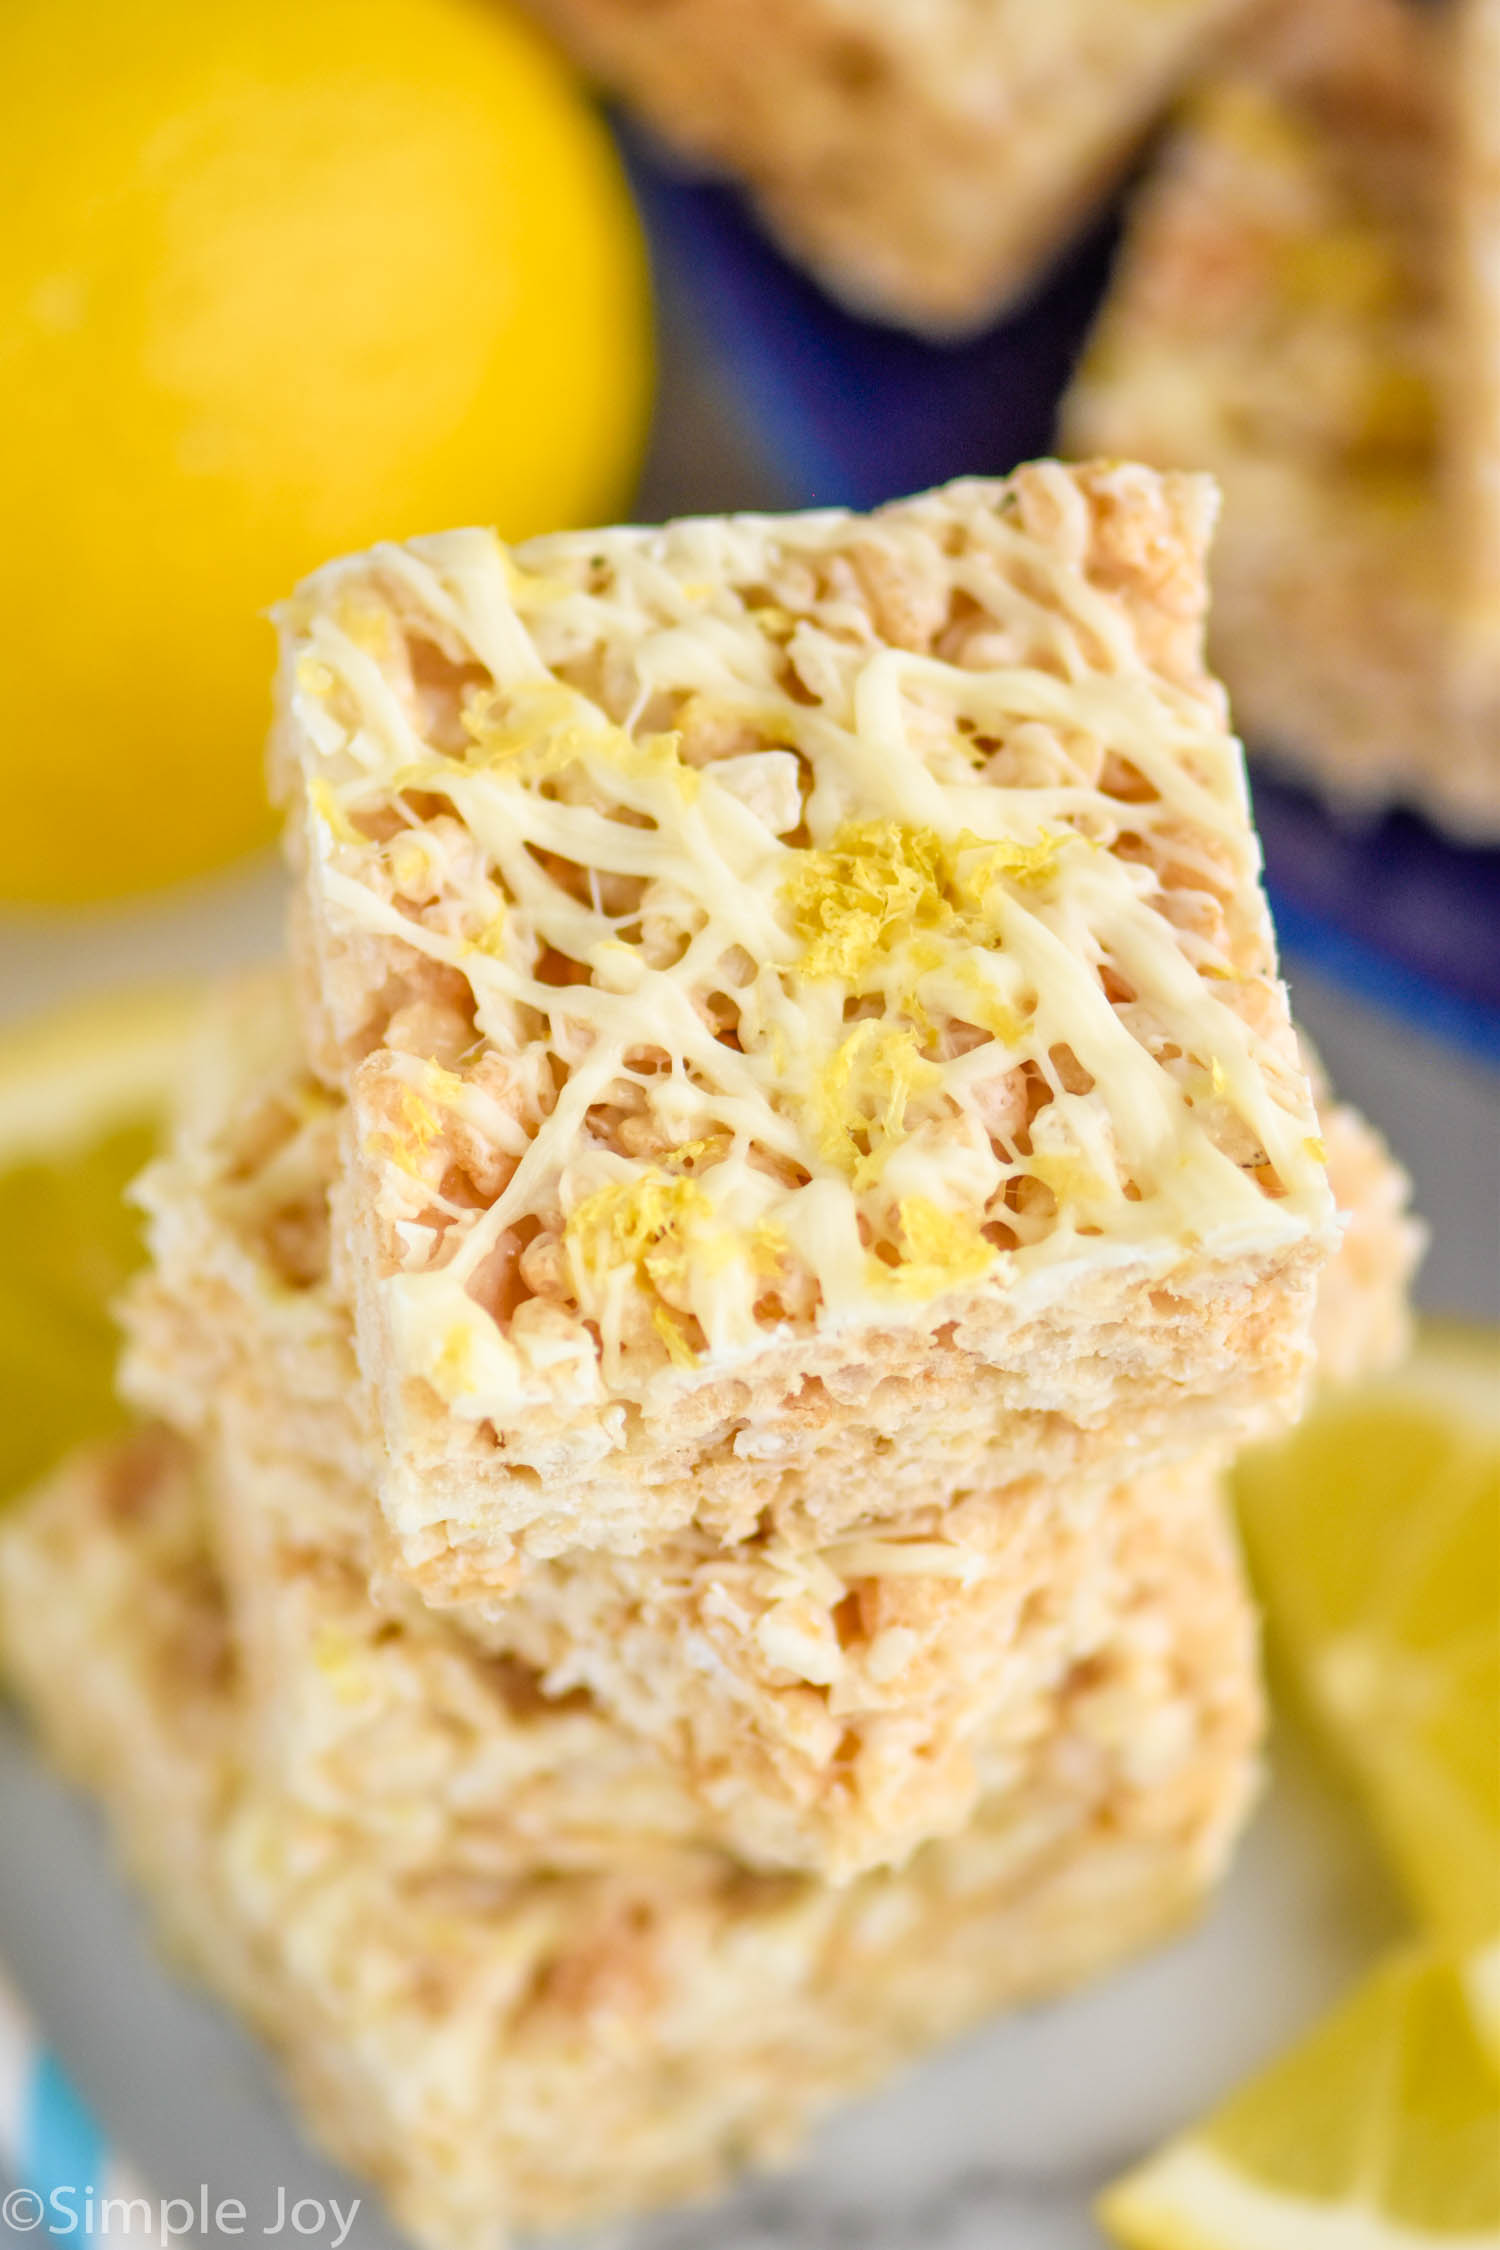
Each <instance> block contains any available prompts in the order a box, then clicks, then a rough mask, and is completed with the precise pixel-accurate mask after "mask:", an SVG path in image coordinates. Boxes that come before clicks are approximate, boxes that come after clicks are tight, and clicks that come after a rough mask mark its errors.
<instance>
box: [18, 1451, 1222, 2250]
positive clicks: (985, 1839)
mask: <svg viewBox="0 0 1500 2250" xmlns="http://www.w3.org/2000/svg"><path fill="white" fill-rule="evenodd" d="M1132 1536H1133V1544H1134V1561H1133V1565H1132V1574H1133V1593H1132V1596H1131V1599H1130V1601H1129V1602H1128V1604H1127V1606H1126V1608H1125V1609H1124V1611H1123V1612H1122V1615H1121V1617H1120V1619H1119V1622H1118V1625H1117V1627H1116V1629H1115V1630H1114V1631H1113V1632H1112V1633H1111V1634H1110V1635H1109V1636H1108V1638H1107V1640H1106V1641H1105V1642H1104V1643H1103V1644H1102V1645H1101V1647H1100V1648H1099V1650H1098V1651H1097V1653H1096V1655H1095V1657H1094V1659H1093V1660H1092V1661H1091V1663H1090V1664H1089V1665H1088V1666H1086V1667H1084V1668H1082V1669H1081V1670H1080V1671H1079V1673H1078V1674H1077V1675H1076V1677H1074V1678H1072V1679H1070V1680H1068V1681H1067V1682H1065V1683H1062V1684H1061V1685H1060V1687H1059V1692H1058V1701H1057V1712H1058V1717H1057V1723H1055V1724H1051V1725H1048V1726H1046V1727H1044V1728H1043V1730H1042V1732H1041V1733H1040V1735H1039V1737H1038V1739H1037V1740H1036V1741H1035V1742H1034V1743H1032V1744H1029V1745H1022V1746H1021V1747H1020V1749H1019V1751H1018V1752H1017V1754H1016V1756H1015V1757H1013V1758H1012V1760H1011V1761H1010V1763H1011V1766H1012V1769H1013V1771H1012V1774H1011V1778H1010V1783H1009V1786H1008V1788H1007V1789H1006V1790H1005V1791H1004V1792H1003V1793H1002V1794H1001V1795H1000V1796H998V1797H997V1798H996V1799H995V1801H994V1802H993V1805H991V1804H988V1803H987V1804H986V1805H985V1806H984V1807H982V1808H981V1810H980V1811H979V1813H978V1815H977V1816H976V1818H975V1820H974V1822H973V1823H972V1824H971V1826H970V1827H969V1828H968V1829H966V1830H965V1831H964V1832H963V1834H961V1835H960V1836H958V1837H955V1838H953V1839H952V1840H950V1841H945V1842H940V1843H934V1844H932V1845H929V1846H928V1847H927V1848H926V1849H925V1850H924V1851H923V1852H921V1853H920V1854H919V1855H918V1856H917V1858H916V1859H914V1860H913V1862H912V1863H911V1865H910V1867H909V1868H907V1869H906V1870H904V1871H903V1872H901V1873H899V1874H880V1875H871V1876H866V1877H864V1878H862V1879H861V1880H860V1881H859V1882H857V1883H855V1884H854V1885H852V1886H850V1887H849V1888H847V1889H844V1890H838V1889H834V1888H831V1887H829V1886H827V1885H824V1884H820V1883H817V1882H814V1881H811V1880H809V1879H806V1878H791V1877H781V1878H775V1879H768V1878H766V1877H763V1876H756V1875H754V1874H752V1873H750V1872H748V1871H747V1870H746V1869H745V1868H744V1867H743V1866H742V1865H741V1864H740V1863H739V1862H738V1861H736V1860H733V1859H729V1858H726V1857H725V1856H724V1855H723V1854H721V1853H717V1852H713V1851H711V1850H706V1849H703V1848H693V1847H692V1846H691V1845H690V1844H688V1843H683V1842H674V1841H673V1840H671V1839H670V1838H663V1837H661V1836H657V1837H656V1839H655V1848H654V1849H648V1848H646V1841H645V1839H644V1838H642V1839H641V1841H640V1844H639V1847H638V1848H635V1849H629V1850H620V1851H617V1852H615V1853H614V1854H613V1855H612V1856H606V1855H603V1854H601V1856H600V1860H599V1862H598V1864H597V1865H595V1866H593V1867H591V1868H588V1869H580V1868H578V1867H577V1866H576V1865H574V1866H572V1867H570V1866H569V1864H568V1862H567V1860H566V1859H565V1858H562V1857H561V1856H559V1855H554V1854H553V1853H552V1851H551V1847H550V1845H549V1843H548V1841H547V1839H546V1837H545V1836H539V1837H538V1838H537V1839H536V1847H537V1848H536V1855H535V1857H534V1859H533V1860H532V1861H531V1862H530V1864H529V1865H528V1866H526V1867H511V1868H508V1869H505V1868H500V1867H494V1868H491V1869H489V1870H485V1869H484V1868H482V1867H480V1866H477V1865H476V1863H475V1860H474V1857H473V1854H472V1852H471V1851H470V1850H469V1849H468V1848H467V1844H466V1840H465V1839H464V1838H463V1836H462V1835H461V1833H460V1832H461V1830H462V1828H463V1822H462V1819H461V1817H459V1816H458V1815H457V1814H455V1813H454V1812H452V1810H451V1809H449V1808H448V1807H445V1806H444V1805H443V1804H442V1802H441V1801H440V1800H439V1799H437V1798H436V1797H435V1796H434V1795H428V1796H427V1797H426V1798H425V1799H424V1802H423V1817H424V1818H425V1819H426V1821H427V1822H428V1823H429V1825H430V1826H431V1827H432V1828H433V1829H434V1833H433V1835H432V1836H431V1838H430V1844H431V1849H430V1850H429V1851H428V1852H427V1854H426V1855H425V1856H424V1857H422V1858H420V1859H416V1860H414V1857H413V1854H412V1852H411V1850H410V1848H409V1841H408V1839H407V1838H405V1837H403V1836H402V1835H400V1834H399V1833H394V1834H393V1833H390V1832H382V1829H381V1827H380V1824H379V1821H378V1818H377V1817H375V1816H373V1815H372V1813H371V1811H370V1810H369V1809H368V1808H363V1807H362V1808H361V1809H360V1811H359V1813H358V1816H357V1817H353V1818H351V1817H348V1816H347V1814H346V1810H345V1808H343V1807H341V1806H338V1805H335V1804H332V1803H330V1804H328V1805H326V1806H325V1807H323V1808H322V1809H314V1808H312V1807H310V1806H309V1804H308V1802H307V1800H306V1796H305V1793H304V1794H303V1795H301V1796H295V1795H293V1794H291V1793H289V1792H288V1791H287V1790H286V1789H285V1787H283V1786H282V1784H281V1783H280V1782H279V1781H278V1780H277V1779H276V1778H274V1777H273V1775H272V1774H270V1773H269V1772H268V1771H267V1770H266V1768H265V1766H264V1764H263V1762H262V1760H263V1741H264V1737H263V1734H262V1731H261V1729H260V1727H259V1724H258V1721H257V1720H256V1717H255V1715H254V1714H253V1712H252V1711H251V1710H250V1708H249V1694H250V1690H249V1687H248V1684H247V1680H246V1676H245V1674H244V1673H243V1672H242V1670H241V1667H240V1662H239V1659H238V1656H237V1653H236V1650H235V1646H234V1643H233V1640H232V1638H231V1637H230V1636H229V1635H228V1633H227V1632H226V1621H225V1617H224V1613H223V1609H222V1601H221V1595H220V1592H219V1585H218V1580H217V1576H216V1573H215V1571H214V1568H213V1566H212V1563H211V1560H210V1557H209V1553H208V1550H207V1547H206V1543H205V1522H204V1514H203V1507H202V1502H201V1497H200V1485H199V1479H198V1477H197V1476H196V1474H195V1472H194V1470H193V1467H192V1464H191V1462H190V1461H188V1462H185V1461H184V1460H183V1458H182V1454H181V1450H180V1448H179V1447H177V1446H176V1445H175V1443H174V1442H172V1441H166V1440H163V1439H162V1438H161V1437H159V1436H155V1435H150V1434H148V1435H147V1436H145V1437H143V1438H141V1439H137V1440H136V1441H134V1443H133V1445H127V1446H126V1447H124V1448H123V1449H120V1450H117V1451H115V1452H114V1453H107V1454H105V1455H103V1456H95V1457H89V1456H83V1457H80V1459H79V1460H78V1461H77V1462H76V1463H75V1464H74V1465H72V1466H71V1467H70V1468H69V1469H68V1470H66V1471H64V1472H63V1473H62V1474H61V1475H60V1476H59V1477H58V1479H57V1480H56V1481H55V1482H54V1484H53V1485H52V1487H51V1488H50V1490H49V1491H47V1492H45V1493H44V1494H42V1495H41V1496H40V1497H39V1498H38V1499H36V1500H35V1501H32V1502H29V1503H28V1504H27V1505H26V1506H25V1507H24V1508H22V1509H21V1510H20V1511H18V1512H17V1514H16V1515H15V1516H13V1517H8V1518H7V1519H6V1521H5V1523H4V1525H3V1526H0V1637H3V1644H4V1647H5V1650H6V1655H7V1661H8V1665H9V1668H10V1675H11V1679H12V1682H13V1684H14V1685H15V1687H16V1689H17V1691H18V1692H19V1693H20V1694H21V1695H22V1697H23V1698H24V1700H25V1701H26V1703H27V1704H28V1706H29V1707H30V1709H31V1710H32V1712H33V1713H34V1715H35V1716H36V1717H37V1719H38V1721H39V1723H40V1725H41V1727H42V1730H43V1733H44V1735H45V1737H46V1739H47V1741H48V1743H49V1745H50V1747H51V1748H52V1749H53V1751H54V1752H55V1754H56V1755H57V1756H58V1757H59V1759H60V1760H61V1762H62V1763H63V1764H64V1765H65V1766H66V1767H67V1769H68V1770H69V1771H70V1772H71V1773H72V1774H73V1775H75V1777H77V1778H78V1779H79V1780H81V1781H82V1782H84V1783H85V1784H86V1785H87V1786H89V1787H90V1788H91V1789H94V1790H95V1791H97V1792H98V1794H99V1795H100V1796H101V1798H102V1799H103V1800H104V1802H105V1805H106V1807H107V1809H108V1811H109V1814H110V1817H111V1821H112V1824H113V1827H114V1830H115V1833H116V1835H117V1837H118V1839H119V1841H120V1843H121V1845H122V1846H123V1848H124V1850H125V1853H126V1855H127V1857H128V1859H129V1861H130V1863H131V1865H132V1867H133V1869H134V1871H135V1873H136V1874H137V1876H138V1878H139V1879H140V1881H141V1882H142V1883H143V1885H144V1886H145V1888H146V1890H147V1893H148V1895H149V1896H150V1898H151V1900H152V1903H153V1905H154V1906H155V1908H156V1910H157V1913H158V1915H159V1916H160V1919H161V1922H162V1925H163V1928H164V1930H165V1932H166V1934H167V1935H168V1936H169V1938H170V1939H171V1942H172V1945H173V1949H174V1951H175V1952H176V1953H177V1955H178V1956H179V1958H185V1959H186V1960H187V1961H188V1962H189V1963H190V1964H192V1965H193V1966H194V1967H195V1968H196V1969H197V1971H198V1972H199V1973H200V1974H201V1975H202V1976H203V1977H204V1978H205V1980H206V1981H207V1982H208V1983H209V1984H210V1985H211V1986H212V1988H213V1989H215V1990H216V1991H218V1992H219V1993H221V1994H222V1995H223V1996H224V1997H225V1998H226V1999H227V2000H229V2001H230V2003H231V2004H232V2005H234V2006H235V2007H237V2008H239V2009H241V2010H243V2011H244V2013H245V2014H246V2015H247V2016H248V2018H249V2019H250V2021H251V2022H252V2023H253V2024H254V2025H255V2026H256V2027H257V2029H258V2030H260V2031H261V2032H262V2033H263V2034H264V2035H265V2036H266V2037H267V2038H268V2039H269V2040H270V2041H271V2043H272V2044H273V2045H274V2046H275V2047H276V2048H277V2050H278V2051H279V2052H280V2054H281V2056H282V2059H283V2061H284V2063H285V2066H286V2069H287V2072H288V2075H289V2078H290V2080H291V2083H292V2086H293V2088H294V2090H295V2091H296V2093H297V2094H298V2096H299V2097H300V2100H301V2102H302V2104H303V2106H304V2109H305V2111H306V2114H307V2117H308V2119H309V2122H310V2124H311V2125H312V2127H313V2129H314V2130H315V2131H316V2133H317V2135H318V2137H319V2139H320V2140H321V2141H322V2142H323V2143H324V2145H325V2146H326V2147H327V2148H328V2149H329V2150H330V2151H331V2153H333V2154H334V2155H336V2156H337V2157H339V2158H340V2159H341V2160H343V2161H344V2162H346V2163H348V2164H350V2165H351V2166H352V2167H353V2168H354V2169H355V2170H357V2171H358V2172H360V2173H362V2174H364V2175H366V2176H368V2177H370V2178H371V2179H373V2180H374V2181H375V2182H376V2183H377V2185H378V2186H379V2187H380V2189H381V2191H382V2192H383V2194H384V2195H385V2197H386V2198H387V2199H388V2201H389V2203H390V2205H391V2208H392V2211H393V2213H394V2215H395V2217H396V2218H397V2220H398V2221H399V2223H400V2224H402V2225H403V2226H404V2227H405V2228H406V2229H408V2230H409V2231H410V2233H411V2234H412V2235H413V2237H414V2238H415V2239H416V2240H418V2241H420V2242H422V2243H424V2244H428V2245H433V2246H435V2250H498V2246H499V2245H500V2244H502V2243H503V2242H505V2241H506V2240H507V2239H508V2238H509V2234H510V2230H511V2229H512V2228H521V2227H526V2228H530V2227H533V2226H562V2225H568V2224H575V2225H576V2224H581V2223H583V2222H585V2221H588V2220H591V2219H599V2218H603V2217H605V2216H608V2215H612V2214H616V2213H620V2212H624V2211H628V2210H632V2209H635V2208H638V2207H644V2206H649V2205H651V2204H656V2203H662V2202H671V2201H675V2200H677V2199H679V2198H682V2197H684V2196H687V2195H690V2194H696V2193H701V2192H702V2191H704V2190H705V2189H707V2188H710V2187H713V2186H715V2185H717V2184H720V2183H721V2182H722V2181H723V2180H724V2179H725V2178H727V2177H728V2176H729V2175H730V2174H731V2173H732V2172H733V2171H735V2170H737V2169H739V2168H740V2167H742V2166H743V2165H744V2164H746V2163H747V2162H750V2161H755V2160H759V2161H766V2160H773V2159H780V2158H783V2157H784V2156H785V2155H786V2154H787V2152H788V2151H789V2150H790V2148H792V2147H793V2146H794V2145H795V2144H796V2142H797V2141H798V2140H800V2138H801V2137H802V2136H803V2134H804V2133H805V2132H806V2131H807V2129H808V2127H809V2126H810V2125H811V2124H812V2123H813V2122H814V2121H815V2120H816V2119H817V2117H818V2116H819V2115H820V2114H821V2113H822V2112H823V2111H825V2110H826V2109H827V2108H828V2107H829V2105H830V2104H831V2103H833V2102H834V2101H836V2100H838V2099H842V2098H847V2097H849V2096H850V2095H852V2094H854V2093H856V2092H858V2091H859V2090H860V2089H862V2088H864V2087H867V2086H869V2085H870V2084H872V2083H873V2082H875V2081H876V2080H878V2079H879V2078H881V2077H883V2076H885V2075H887V2074H888V2073H889V2072H890V2071H891V2070H892V2069H893V2068H894V2067H895V2066H896V2065H898V2064H899V2063H901V2062H903V2061H906V2060H909V2059H910V2058H912V2057H914V2056H916V2055H918V2054H920V2053H921V2052H923V2051H924V2050H925V2049H927V2048H928V2047H930V2046H931V2045H933V2044H934V2043H936V2042H937V2041H939V2040H941V2039H944V2038H947V2037H949V2036H952V2035H953V2034H955V2033H956V2032H958V2031H960V2030H962V2029H964V2028H965V2027H966V2026H968V2025H970V2024H972V2023H975V2022H977V2021H978V2020H979V2019H980V2018H981V2017H982V2016H984V2015H985V2014H987V2013H990V2012H992V2011H993V2010H994V2009H996V2008H998V2007H1001V2006H1004V2005H1006V2004H1009V2003H1014V2002H1018V2001H1021V2000H1025V1999H1031V1998H1036V1997H1040V1996H1041V1995H1043V1994H1047V1993H1051V1992H1056V1991H1059V1990H1062V1989H1065V1988H1066V1987H1068V1986H1069V1985H1072V1984H1074V1983H1076V1982H1077V1981H1078V1980H1079V1979H1080V1978H1081V1977H1083V1976H1085V1975H1089V1974H1092V1973H1095V1972H1097V1971H1098V1970H1100V1969H1102V1968H1103V1967H1105V1966H1106V1965H1108V1964H1109V1963H1111V1962H1113V1961H1115V1960H1117V1959H1119V1958H1120V1957H1122V1956H1123V1955H1125V1954H1127V1953H1130V1952H1132V1951H1135V1950H1136V1949H1137V1948H1139V1947H1140V1946H1142V1945H1144V1944H1146V1943H1148V1942H1151V1941H1152V1940H1155V1939H1159V1938H1161V1937H1162V1936H1164V1935H1165V1934H1167V1933H1168V1932H1169V1931H1170V1930H1172V1929H1173V1928H1174V1927H1176V1926H1177V1925H1178V1924H1179V1923H1180V1922H1181V1921H1182V1920H1183V1918H1184V1917H1185V1916H1186V1915H1187V1914H1189V1913H1190V1912H1191V1911H1192V1910H1193V1908H1194V1906H1195V1905H1196V1904H1197V1902H1198V1901H1199V1899H1200V1898H1201V1896H1202V1894H1203V1892H1204V1890H1205V1888H1206V1887H1207V1886H1208V1885H1209V1884H1210V1883H1212V1881H1213V1880H1214V1879H1215V1877H1216V1876H1217V1874H1218V1873H1219V1871H1220V1870H1221V1868H1222V1866H1223V1863H1224V1859H1225V1856H1226V1854H1227V1851H1228V1847H1229V1844H1230V1841H1231V1839H1232V1837H1233V1835H1234V1833H1235V1831H1236V1829H1237V1828H1238V1825H1239V1822H1240V1820H1241V1818H1242V1815H1243V1811H1244V1806H1245V1803H1246V1800H1247V1797H1248V1794H1249V1791H1250V1788H1251V1785H1252V1782H1253V1778H1254V1771H1255V1759H1254V1749H1255V1743H1256V1740H1257V1737H1258V1732H1259V1723H1260V1718H1259V1714H1260V1706H1259V1690H1258V1684H1257V1668H1256V1656H1255V1635H1254V1629H1253V1623H1252V1618H1251V1612H1250V1607H1249V1604H1248V1602H1247V1600H1246V1597H1245V1594H1244V1590H1243V1586H1242V1583H1241V1580H1240V1575H1239V1567H1238V1563H1237V1559H1236V1557H1235V1554H1234V1551H1233V1545H1232V1541H1231V1540H1230V1538H1229V1536H1228V1533H1227V1529H1226V1525H1225V1520H1224V1517H1223V1515H1222V1512H1221V1510H1220V1509H1219V1508H1218V1507H1217V1505H1210V1506H1200V1507H1197V1508H1195V1509H1192V1510H1189V1511H1181V1510H1179V1511H1177V1512H1176V1514H1175V1516H1174V1517H1173V1518H1172V1519H1170V1520H1168V1521H1165V1522H1163V1521H1156V1522H1152V1521H1151V1520H1149V1519H1146V1518H1144V1517H1142V1518H1138V1519H1137V1521H1136V1523H1135V1525H1134V1529H1133V1535H1132ZM552 1723H553V1724H560V1723H561V1722H557V1721H554V1722H552ZM1017 1768H1019V1769H1020V1770H1019V1771H1017V1770H1015V1769H1017ZM600 1787H601V1799H602V1791H603V1788H604V1787H605V1783H604V1781H603V1778H602V1777H601V1783H600ZM444 1827H448V1828H450V1829H451V1830H452V1848H451V1849H450V1850H448V1851H444V1850H443V1848H442V1837H441V1834H440V1833H439V1832H438V1831H441V1830H442V1829H443V1828H444ZM567 1840H568V1839H567V1838H566V1837H565V1838H564V1839H563V1841H564V1843H565V1844H566V1842H567ZM575 1840H576V1838H575ZM618 1841H619V1839H616V1842H618Z"/></svg>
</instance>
